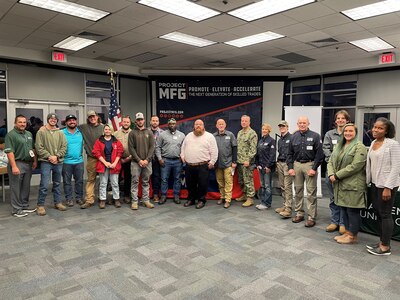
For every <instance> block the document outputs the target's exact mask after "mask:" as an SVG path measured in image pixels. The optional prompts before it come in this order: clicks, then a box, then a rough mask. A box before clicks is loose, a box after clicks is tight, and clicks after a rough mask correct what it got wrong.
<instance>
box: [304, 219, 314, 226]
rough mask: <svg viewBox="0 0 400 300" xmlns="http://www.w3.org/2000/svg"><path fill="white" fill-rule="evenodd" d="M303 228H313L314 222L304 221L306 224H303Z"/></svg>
mask: <svg viewBox="0 0 400 300" xmlns="http://www.w3.org/2000/svg"><path fill="white" fill-rule="evenodd" d="M304 226H305V227H314V226H315V221H313V220H310V219H308V220H307V221H306V224H304Z"/></svg>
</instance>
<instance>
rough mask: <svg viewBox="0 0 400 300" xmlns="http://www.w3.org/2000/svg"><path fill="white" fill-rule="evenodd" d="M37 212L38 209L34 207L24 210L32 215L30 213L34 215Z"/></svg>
mask: <svg viewBox="0 0 400 300" xmlns="http://www.w3.org/2000/svg"><path fill="white" fill-rule="evenodd" d="M36 210H37V207H34V208H29V207H27V208H24V209H22V212H24V213H28V214H30V213H34V212H35V211H36Z"/></svg>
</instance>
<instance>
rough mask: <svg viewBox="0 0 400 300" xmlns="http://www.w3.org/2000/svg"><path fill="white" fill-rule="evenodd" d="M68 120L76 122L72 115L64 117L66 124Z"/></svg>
mask: <svg viewBox="0 0 400 300" xmlns="http://www.w3.org/2000/svg"><path fill="white" fill-rule="evenodd" d="M70 119H74V120H76V117H75V116H74V115H68V116H66V117H65V122H67V121H68V120H70Z"/></svg>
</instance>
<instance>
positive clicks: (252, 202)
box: [242, 198, 254, 207]
mask: <svg viewBox="0 0 400 300" xmlns="http://www.w3.org/2000/svg"><path fill="white" fill-rule="evenodd" d="M253 205H254V201H253V199H251V198H247V200H246V202H245V203H243V204H242V206H243V207H250V206H253Z"/></svg>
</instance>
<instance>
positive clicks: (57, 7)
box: [19, 0, 110, 21]
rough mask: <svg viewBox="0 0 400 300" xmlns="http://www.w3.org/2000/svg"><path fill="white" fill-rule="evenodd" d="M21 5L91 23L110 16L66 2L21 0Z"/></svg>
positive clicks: (59, 0)
mask: <svg viewBox="0 0 400 300" xmlns="http://www.w3.org/2000/svg"><path fill="white" fill-rule="evenodd" d="M19 3H22V4H27V5H32V6H36V7H39V8H44V9H48V10H52V11H56V12H60V13H63V14H67V15H71V16H75V17H79V18H83V19H87V20H91V21H98V20H100V19H101V18H103V17H105V16H107V15H109V14H110V13H109V12H106V11H102V10H99V9H96V8H92V7H87V6H84V5H80V4H76V3H73V2H69V1H64V0H19Z"/></svg>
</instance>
